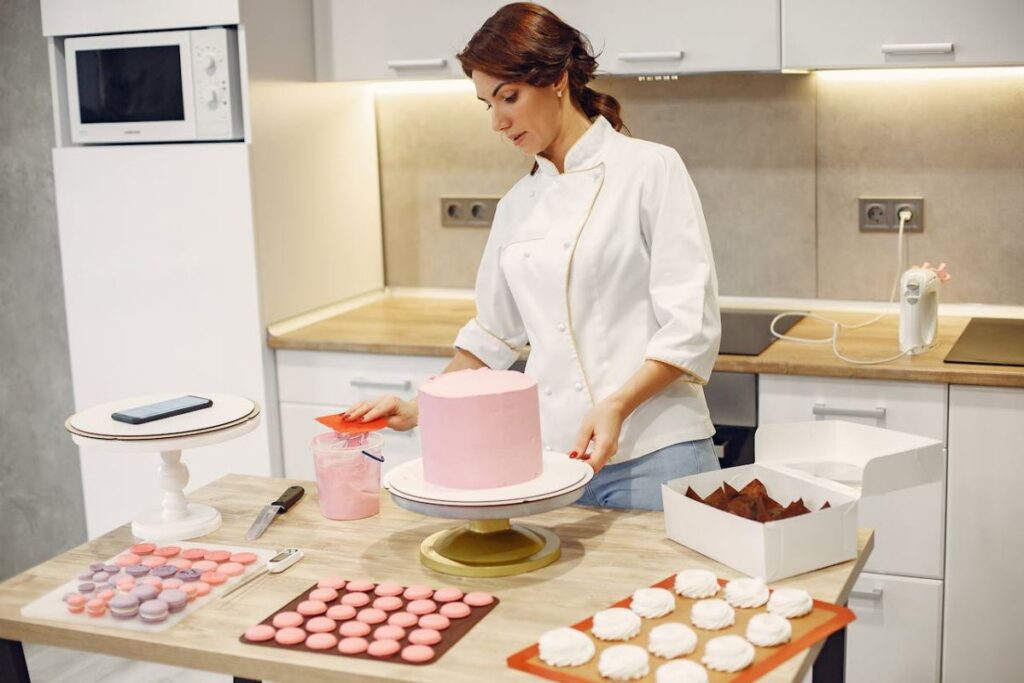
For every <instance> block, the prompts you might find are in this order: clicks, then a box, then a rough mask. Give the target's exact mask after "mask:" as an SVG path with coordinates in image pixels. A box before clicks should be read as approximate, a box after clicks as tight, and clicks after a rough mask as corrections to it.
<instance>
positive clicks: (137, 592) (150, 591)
mask: <svg viewBox="0 0 1024 683" xmlns="http://www.w3.org/2000/svg"><path fill="white" fill-rule="evenodd" d="M159 592H160V591H158V590H157V589H156V586H150V585H149V584H148V583H140V584H137V585H136V586H135V588H132V589H131V590H130V591H128V594H129V595H134V596H135V597H137V598H138V599H139V602H145V601H146V600H153V599H155V598H156V596H157V593H159Z"/></svg>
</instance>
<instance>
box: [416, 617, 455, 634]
mask: <svg viewBox="0 0 1024 683" xmlns="http://www.w3.org/2000/svg"><path fill="white" fill-rule="evenodd" d="M451 625H452V622H451V621H450V620H449V619H448V617H446V616H444V615H443V614H425V615H423V616H422V617H420V627H421V628H432V629H434V630H435V631H443V630H445V629H446V628H448V627H449V626H451Z"/></svg>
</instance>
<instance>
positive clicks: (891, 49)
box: [882, 43, 953, 55]
mask: <svg viewBox="0 0 1024 683" xmlns="http://www.w3.org/2000/svg"><path fill="white" fill-rule="evenodd" d="M952 52H953V43H889V44H886V45H883V46H882V54H886V55H948V54H952Z"/></svg>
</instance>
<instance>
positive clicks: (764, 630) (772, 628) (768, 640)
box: [747, 612, 793, 647]
mask: <svg viewBox="0 0 1024 683" xmlns="http://www.w3.org/2000/svg"><path fill="white" fill-rule="evenodd" d="M792 637H793V626H792V624H790V623H789V622H788V621H787V620H786V619H783V618H782V617H780V616H779V615H777V614H765V613H763V612H762V613H760V614H755V615H754V616H752V617H750V621H748V622H747V640H749V641H750V642H752V643H753V644H754V645H759V646H761V647H775V646H776V645H782V644H783V643H786V642H789V639H790V638H792Z"/></svg>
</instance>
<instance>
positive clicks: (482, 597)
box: [462, 591, 494, 607]
mask: <svg viewBox="0 0 1024 683" xmlns="http://www.w3.org/2000/svg"><path fill="white" fill-rule="evenodd" d="M462 602H464V603H466V604H467V605H469V606H470V607H486V606H487V605H489V604H491V603H492V602H494V596H493V595H491V594H490V593H484V592H482V591H473V592H472V593H466V594H465V595H464V596H463V597H462Z"/></svg>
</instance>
